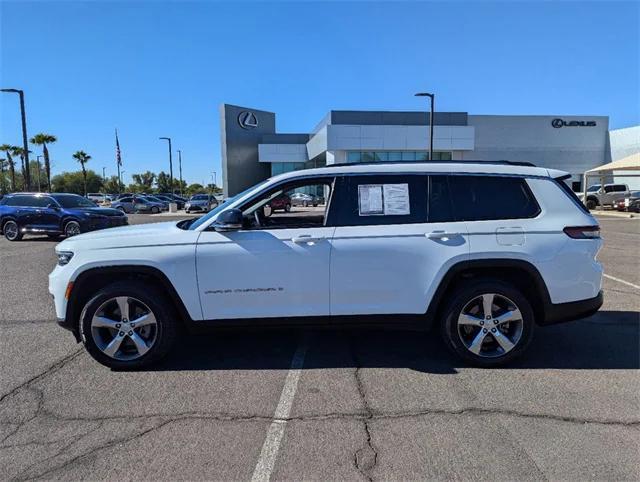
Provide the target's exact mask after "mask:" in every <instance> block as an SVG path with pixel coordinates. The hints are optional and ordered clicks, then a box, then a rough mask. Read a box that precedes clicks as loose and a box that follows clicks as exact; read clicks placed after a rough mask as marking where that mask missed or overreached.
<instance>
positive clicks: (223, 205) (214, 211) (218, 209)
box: [188, 179, 269, 231]
mask: <svg viewBox="0 0 640 482" xmlns="http://www.w3.org/2000/svg"><path fill="white" fill-rule="evenodd" d="M267 182H269V179H267V180H266V181H262V182H259V183H258V184H256V185H255V186H251V187H250V188H249V189H245V190H244V191H242V192H240V193H238V194H236V195H235V196H232V197H230V198H228V199H225V201H224V202H222V203H220V204H218V206H217V207H216V208H215V209H212V210H211V211H209V213H208V214H207V215H205V216H202V217H201V218H198V219H196V220H195V221H194V222H193V223H192V224H190V225H189V227H188V229H189V230H190V231H193V230H195V229H197V228H198V227H199V226H202V225H203V224H204V223H206V222H207V221H209V219H211V218H212V217H214V216H217V215H218V213H221V212H222V211H224V210H225V209H227V208H228V207H229V206H230V205H231V204H232V203H234V202H235V201H237V200H238V199H240V198H242V197H243V196H245V195H246V194H248V193H250V192H251V191H253V190H254V189H258V188H260V187H261V186H263V185H264V184H266V183H267Z"/></svg>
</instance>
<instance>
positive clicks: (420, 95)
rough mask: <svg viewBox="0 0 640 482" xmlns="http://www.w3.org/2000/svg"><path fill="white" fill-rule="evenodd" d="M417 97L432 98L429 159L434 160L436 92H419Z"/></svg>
mask: <svg viewBox="0 0 640 482" xmlns="http://www.w3.org/2000/svg"><path fill="white" fill-rule="evenodd" d="M416 97H429V99H430V100H431V111H430V112H429V160H430V161H433V103H434V101H435V94H430V93H429V92H418V93H417V94H416Z"/></svg>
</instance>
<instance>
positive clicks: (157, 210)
mask: <svg viewBox="0 0 640 482" xmlns="http://www.w3.org/2000/svg"><path fill="white" fill-rule="evenodd" d="M159 212H160V210H159V209H158V207H157V206H153V207H152V208H151V214H158V213H159Z"/></svg>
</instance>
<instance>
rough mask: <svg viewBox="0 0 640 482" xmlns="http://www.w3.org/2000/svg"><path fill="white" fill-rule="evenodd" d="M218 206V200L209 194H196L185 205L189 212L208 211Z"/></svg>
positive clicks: (186, 210)
mask: <svg viewBox="0 0 640 482" xmlns="http://www.w3.org/2000/svg"><path fill="white" fill-rule="evenodd" d="M217 206H218V200H217V199H216V198H215V197H214V196H212V195H209V194H194V195H193V196H191V197H190V198H189V200H188V201H187V202H186V203H185V205H184V210H185V212H187V213H207V212H209V211H210V210H211V209H213V208H215V207H217Z"/></svg>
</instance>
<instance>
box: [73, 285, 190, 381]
mask: <svg viewBox="0 0 640 482" xmlns="http://www.w3.org/2000/svg"><path fill="white" fill-rule="evenodd" d="M80 333H81V335H82V341H83V343H84V345H85V348H86V349H87V351H88V352H89V354H90V355H91V356H92V357H93V358H94V359H95V360H97V361H98V362H99V363H101V364H103V365H106V366H108V367H110V368H115V369H131V368H140V367H142V366H147V365H150V364H152V363H155V362H157V361H159V360H160V359H161V358H163V357H164V356H165V355H166V354H167V353H169V351H170V350H171V347H172V346H173V344H174V342H175V339H176V337H177V333H178V324H177V320H176V315H175V312H174V310H173V309H172V307H171V305H170V304H169V303H168V302H167V301H166V296H164V295H163V293H160V292H159V291H157V290H156V289H154V288H150V287H149V286H148V285H146V284H145V285H143V284H142V283H140V282H136V281H121V282H118V283H114V284H111V285H109V286H107V287H106V288H103V289H102V290H100V292H98V294H97V295H96V296H95V297H93V298H92V299H91V300H90V301H89V302H88V303H87V304H86V305H85V307H84V310H83V312H82V317H81V320H80Z"/></svg>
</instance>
